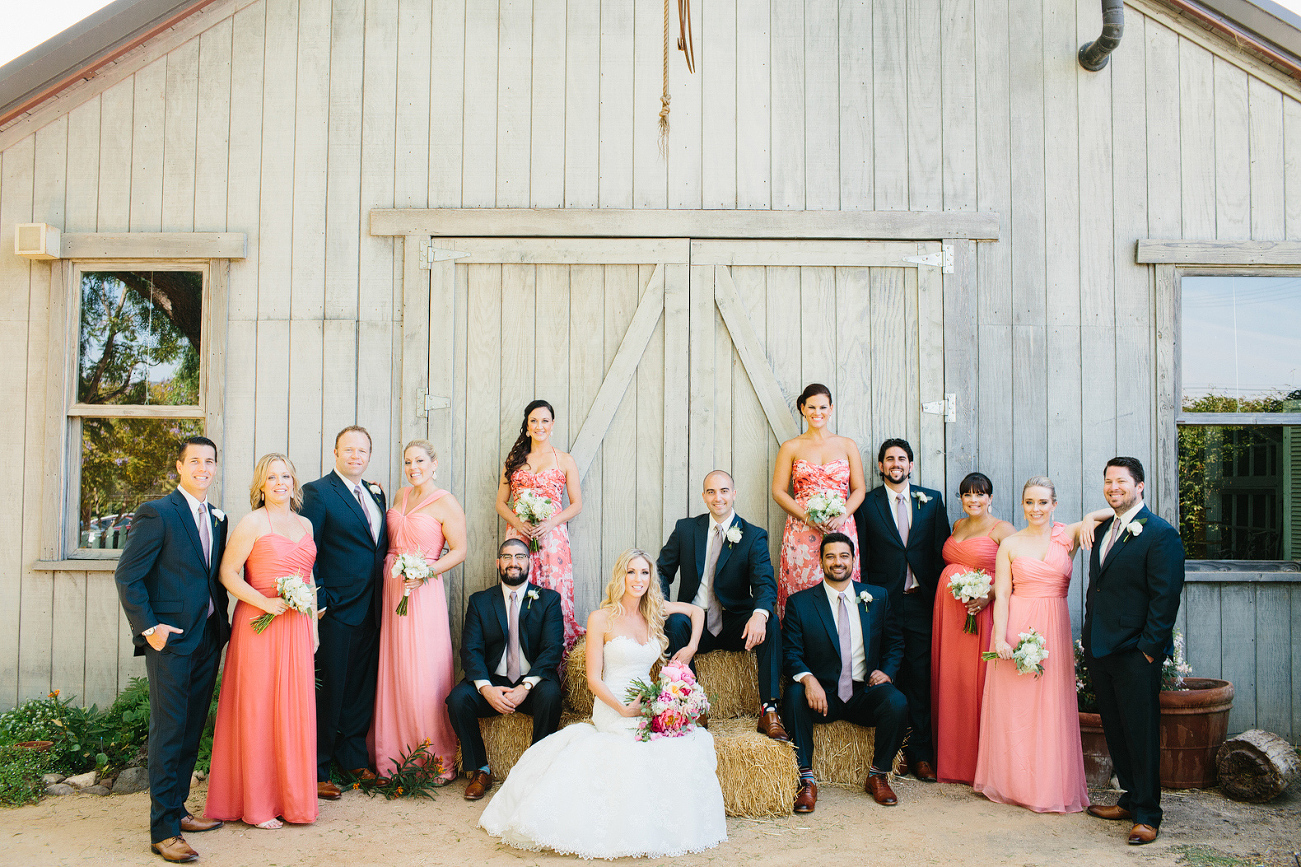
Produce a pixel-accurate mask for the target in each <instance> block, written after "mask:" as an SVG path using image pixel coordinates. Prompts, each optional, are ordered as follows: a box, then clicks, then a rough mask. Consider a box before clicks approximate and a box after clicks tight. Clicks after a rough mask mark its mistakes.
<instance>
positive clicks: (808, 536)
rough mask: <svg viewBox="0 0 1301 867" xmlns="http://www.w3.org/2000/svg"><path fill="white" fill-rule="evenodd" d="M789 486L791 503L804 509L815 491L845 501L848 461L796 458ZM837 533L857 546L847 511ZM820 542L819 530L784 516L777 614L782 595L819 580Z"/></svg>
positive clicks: (781, 613)
mask: <svg viewBox="0 0 1301 867" xmlns="http://www.w3.org/2000/svg"><path fill="white" fill-rule="evenodd" d="M791 488H792V489H793V490H794V492H795V502H797V503H799V504H800V508H801V509H802V508H804V506H805V504H806V503H808V501H809V497H811V496H813V495H814V494H816V493H818V492H819V491H835V492H836V493H838V494H840V496H841V497H843V498H845V499H846V500H848V499H849V461H847V460H845V459H844V458H839V459H837V460H834V461H829V462H828V463H825V464H811V463H809V462H808V461H806V460H804V459H803V458H796V459H795V461H794V462H793V463H792V464H791ZM840 532H842V533H844V534H845V535H846V536H848V537H849V538H851V539H853V540H854V545H855V547H857V545H858V529H857V525H856V524H855V523H854V515H853V513H850V514H849V516H848V519H847V520H846V521H845V523H844V526H842V527H841V528H840ZM821 545H822V531H821V530H819V529H817V528H816V527H810V526H809V525H808V524H806V523H804V522H803V521H801V520H800V519H799V518H796V517H793V516H791V515H787V516H786V526H785V527H784V528H783V529H782V548H781V559H780V571H779V575H778V579H777V616H778V617H784V616H785V615H786V598H787V597H788V596H790V595H791V594H792V593H798V592H800V591H801V590H803V589H805V588H806V587H812V586H813V585H814V584H817V583H818V582H819V581H821V580H822V557H821V553H820V552H819V550H818V549H819V547H820V546H821ZM859 571H860V569H859V563H858V558H857V557H855V558H854V571H853V574H852V575H851V577H852V579H853V580H854V581H857V580H859V577H860V576H859Z"/></svg>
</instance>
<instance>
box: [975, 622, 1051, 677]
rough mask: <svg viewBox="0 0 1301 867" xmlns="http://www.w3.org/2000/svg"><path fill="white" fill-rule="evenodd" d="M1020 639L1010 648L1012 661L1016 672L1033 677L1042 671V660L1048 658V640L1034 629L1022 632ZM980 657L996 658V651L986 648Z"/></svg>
mask: <svg viewBox="0 0 1301 867" xmlns="http://www.w3.org/2000/svg"><path fill="white" fill-rule="evenodd" d="M1019 638H1020V639H1021V640H1020V641H1018V642H1017V643H1016V647H1015V648H1014V649H1013V650H1012V661H1013V662H1015V663H1016V673H1017V674H1033V675H1034V676H1035V677H1038V676H1039V675H1041V674H1043V673H1044V660H1045V659H1047V658H1048V642H1047V640H1046V639H1045V638H1044V637H1043V636H1042V635H1040V634H1039V633H1038V632H1036V631H1035V630H1033V629H1031V630H1030V631H1029V632H1022V633H1021V634H1020V636H1019ZM980 658H981V659H998V652H997V651H994V650H987V651H985V652H984V653H982V654H980Z"/></svg>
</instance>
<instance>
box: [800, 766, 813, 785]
mask: <svg viewBox="0 0 1301 867" xmlns="http://www.w3.org/2000/svg"><path fill="white" fill-rule="evenodd" d="M815 782H817V781H816V780H814V779H813V769H812V768H800V785H801V786H803V785H805V784H806V783H807V784H809V785H812V784H813V783H815Z"/></svg>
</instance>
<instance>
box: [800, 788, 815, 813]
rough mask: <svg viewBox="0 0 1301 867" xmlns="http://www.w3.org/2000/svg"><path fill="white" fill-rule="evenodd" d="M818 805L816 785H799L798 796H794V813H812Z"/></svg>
mask: <svg viewBox="0 0 1301 867" xmlns="http://www.w3.org/2000/svg"><path fill="white" fill-rule="evenodd" d="M817 805H818V784H817V783H804V782H802V783H800V791H799V794H797V795H796V796H795V812H797V813H812V812H813V808H814V807H816V806H817Z"/></svg>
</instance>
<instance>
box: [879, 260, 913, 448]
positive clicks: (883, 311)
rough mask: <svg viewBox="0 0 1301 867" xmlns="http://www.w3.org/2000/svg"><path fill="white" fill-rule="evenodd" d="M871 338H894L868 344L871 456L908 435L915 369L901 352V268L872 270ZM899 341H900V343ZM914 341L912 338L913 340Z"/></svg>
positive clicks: (904, 336) (903, 332) (904, 332)
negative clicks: (910, 385) (882, 445)
mask: <svg viewBox="0 0 1301 867" xmlns="http://www.w3.org/2000/svg"><path fill="white" fill-rule="evenodd" d="M871 297H872V300H871V326H870V329H869V333H871V334H893V335H898V336H897V337H896V339H894V340H874V341H872V349H871V353H872V444H871V446H870V451H871V455H872V460H871V462H870V463H871V465H872V466H876V460H875V459H876V450H877V446H878V445H879V444H880V443H882V442H883V441H885V440H887V439H889V438H890V437H903V436H907V435H908V380H909V379H910V378H913V379H914V381H915V377H916V368H913V369H912V370H910V369H909V367H908V359H907V353H906V350H905V351H901V350H903V349H904V344H905V341H906V339H907V330H906V329H907V324H906V322H905V316H906V313H905V306H906V304H907V301H906V297H907V296H906V294H905V292H904V269H903V268H873V269H872V277H871ZM901 338H902V339H901ZM914 340H915V338H914Z"/></svg>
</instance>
